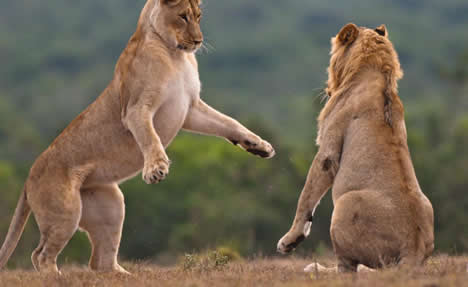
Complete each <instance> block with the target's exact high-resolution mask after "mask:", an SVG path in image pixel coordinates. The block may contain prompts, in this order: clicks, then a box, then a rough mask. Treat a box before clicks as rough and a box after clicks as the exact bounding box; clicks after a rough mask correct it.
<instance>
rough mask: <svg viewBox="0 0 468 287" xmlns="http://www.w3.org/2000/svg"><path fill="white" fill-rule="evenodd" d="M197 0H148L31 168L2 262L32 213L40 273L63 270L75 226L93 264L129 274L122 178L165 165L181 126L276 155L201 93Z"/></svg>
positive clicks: (154, 176) (155, 172)
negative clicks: (96, 81)
mask: <svg viewBox="0 0 468 287" xmlns="http://www.w3.org/2000/svg"><path fill="white" fill-rule="evenodd" d="M199 5H200V1H199V0H148V1H147V3H146V5H145V7H144V8H143V11H142V13H141V16H140V19H139V21H138V27H137V30H136V32H135V33H134V34H133V36H132V37H131V39H130V41H129V43H128V45H127V47H126V48H125V50H124V52H123V53H122V55H121V56H120V58H119V61H118V63H117V65H116V68H115V74H114V78H113V79H112V81H111V83H110V84H109V86H108V87H107V88H106V89H105V91H104V92H103V93H102V94H101V96H100V97H99V98H98V99H97V100H96V101H95V102H94V103H92V104H91V105H90V106H89V107H88V108H87V109H86V110H85V111H84V112H83V113H81V114H80V115H79V116H78V117H77V118H76V119H75V120H74V121H73V122H72V123H71V124H70V125H69V126H68V127H67V128H66V129H65V130H64V131H63V132H62V133H61V134H60V135H59V136H58V137H57V139H56V140H55V141H54V142H53V143H52V144H51V145H50V147H49V148H48V149H47V150H46V151H45V152H44V153H42V154H41V155H40V156H39V158H38V159H37V160H36V162H35V163H34V165H33V166H32V168H31V171H30V173H29V177H28V179H27V181H26V183H25V186H24V191H23V193H22V195H21V198H20V200H19V203H18V206H17V208H16V211H15V214H14V217H13V220H12V223H11V226H10V229H9V231H8V234H7V237H6V240H5V243H4V244H3V246H2V249H1V250H0V268H2V267H3V266H4V265H5V264H6V262H7V261H8V259H9V257H10V256H11V254H12V252H13V250H14V249H15V247H16V245H17V243H18V240H19V238H20V236H21V233H22V231H23V228H24V225H25V223H26V221H27V219H28V217H29V214H30V212H31V211H32V212H33V214H34V216H35V219H36V222H37V224H38V226H39V230H40V233H41V237H40V242H39V246H38V247H37V248H36V250H34V252H33V254H32V262H33V264H34V267H35V268H36V270H39V271H52V272H58V269H57V264H56V260H57V256H58V254H59V253H60V252H61V251H62V249H63V248H64V247H65V245H66V244H67V242H68V241H69V240H70V238H71V237H72V236H73V234H74V233H75V231H76V230H77V229H78V228H81V229H83V230H85V231H86V232H87V233H88V236H89V239H90V241H91V243H92V247H93V250H92V256H91V259H90V267H91V269H93V270H102V271H111V270H114V271H119V272H126V271H125V270H124V269H123V268H122V267H121V266H120V265H119V264H118V263H117V253H118V249H119V244H120V238H121V234H122V225H123V220H124V212H125V210H124V199H123V195H122V193H121V191H120V189H119V187H118V184H119V183H121V182H123V181H125V180H126V179H128V178H131V177H133V176H135V175H136V174H137V173H139V172H140V171H141V170H143V172H142V176H143V179H144V181H145V182H146V183H157V182H159V181H161V180H163V179H164V178H165V177H166V175H167V174H168V172H169V159H168V157H167V155H166V152H165V148H166V147H167V146H168V145H169V144H170V142H171V141H172V140H173V138H174V137H175V136H176V135H177V133H178V132H179V130H180V129H185V130H188V131H192V132H196V133H201V134H207V135H215V136H219V137H223V138H226V139H227V140H229V141H231V142H232V143H234V144H236V145H237V144H239V145H240V146H241V147H242V148H244V149H245V150H247V151H249V152H251V153H253V154H256V155H260V156H261V157H266V158H269V157H272V156H273V155H274V154H275V152H274V150H273V148H272V146H271V145H270V144H269V143H268V142H266V141H264V140H262V139H261V138H260V137H258V136H257V135H255V134H253V133H252V132H250V131H249V130H248V129H247V128H245V127H244V126H242V125H241V124H239V123H238V122H237V121H236V120H234V119H232V118H230V117H228V116H225V115H223V114H221V113H220V112H218V111H216V110H214V109H213V108H211V107H210V106H208V105H207V104H205V103H204V102H203V101H202V100H201V99H200V97H199V94H200V81H199V76H198V67H197V61H196V59H195V55H194V52H195V51H196V50H197V49H198V48H199V47H200V46H201V44H202V41H203V36H202V32H201V30H200V18H201V10H200V7H199Z"/></svg>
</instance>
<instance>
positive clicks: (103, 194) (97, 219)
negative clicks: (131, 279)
mask: <svg viewBox="0 0 468 287" xmlns="http://www.w3.org/2000/svg"><path fill="white" fill-rule="evenodd" d="M81 200H82V202H83V213H82V217H81V221H80V227H81V228H82V229H84V230H85V231H87V233H88V237H89V239H90V241H91V244H92V247H93V251H92V255H91V259H90V261H89V267H90V268H91V269H92V270H96V271H118V272H122V273H128V272H127V271H126V270H125V269H124V268H122V267H121V266H120V265H119V264H118V263H117V254H118V252H119V246H120V238H121V236H122V227H123V222H124V218H125V203H124V197H123V194H122V192H121V191H120V189H119V187H118V186H117V185H116V184H112V185H103V186H97V187H92V188H85V189H82V190H81Z"/></svg>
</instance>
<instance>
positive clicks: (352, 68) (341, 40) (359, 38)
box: [319, 23, 403, 120]
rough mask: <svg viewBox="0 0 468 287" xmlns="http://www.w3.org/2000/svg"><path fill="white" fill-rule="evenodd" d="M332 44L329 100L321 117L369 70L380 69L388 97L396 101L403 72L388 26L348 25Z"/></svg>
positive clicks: (329, 70) (334, 38) (328, 82)
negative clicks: (389, 35) (398, 83)
mask: <svg viewBox="0 0 468 287" xmlns="http://www.w3.org/2000/svg"><path fill="white" fill-rule="evenodd" d="M331 44H332V49H331V52H330V54H331V58H330V66H329V67H328V81H327V88H326V92H327V95H328V98H329V102H328V103H327V105H326V106H325V108H324V109H323V110H322V112H321V115H320V117H319V120H321V119H323V118H324V117H325V116H326V115H327V114H328V113H329V112H330V110H331V108H332V107H333V105H334V102H336V101H337V98H338V97H339V96H340V95H341V94H343V93H345V92H346V91H347V90H348V89H350V88H351V87H352V86H353V84H354V83H356V82H357V81H358V80H359V75H360V74H362V72H365V71H366V70H375V71H379V72H381V73H382V74H383V75H384V76H385V79H386V82H387V83H386V91H384V93H385V96H386V97H388V100H389V101H392V100H395V99H394V98H395V97H396V96H397V87H398V85H397V81H398V80H399V79H401V77H402V76H403V71H402V70H401V68H400V62H399V60H398V55H397V53H396V51H395V49H394V47H393V44H392V43H391V42H390V40H389V39H388V32H387V29H386V27H385V25H381V26H379V27H377V28H375V29H370V28H366V27H358V26H356V25H355V24H352V23H350V24H347V25H345V26H344V27H343V28H341V30H340V32H339V33H338V34H337V35H336V36H335V37H333V38H332V39H331Z"/></svg>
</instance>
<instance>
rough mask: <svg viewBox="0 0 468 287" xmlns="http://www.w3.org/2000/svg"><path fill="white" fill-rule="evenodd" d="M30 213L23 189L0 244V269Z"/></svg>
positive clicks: (8, 256)
mask: <svg viewBox="0 0 468 287" xmlns="http://www.w3.org/2000/svg"><path fill="white" fill-rule="evenodd" d="M30 214H31V208H30V207H29V204H28V201H27V199H26V190H25V189H23V192H22V194H21V197H20V199H19V201H18V205H17V206H16V210H15V214H14V215H13V220H12V221H11V224H10V228H9V229H8V234H7V236H6V239H5V242H4V243H3V245H2V249H0V269H2V268H3V267H4V266H5V265H6V263H7V262H8V259H10V256H11V254H12V253H13V251H14V250H15V248H16V245H17V244H18V241H19V239H20V237H21V234H22V233H23V230H24V226H25V225H26V222H27V221H28V218H29V215H30Z"/></svg>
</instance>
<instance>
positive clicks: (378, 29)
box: [374, 24, 388, 37]
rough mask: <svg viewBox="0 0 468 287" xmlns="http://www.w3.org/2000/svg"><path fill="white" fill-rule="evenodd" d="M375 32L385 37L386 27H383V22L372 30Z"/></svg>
mask: <svg viewBox="0 0 468 287" xmlns="http://www.w3.org/2000/svg"><path fill="white" fill-rule="evenodd" d="M374 31H375V32H377V34H379V35H380V36H384V37H387V35H388V34H387V27H385V25H384V24H382V25H380V26H379V27H377V28H375V30H374Z"/></svg>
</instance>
